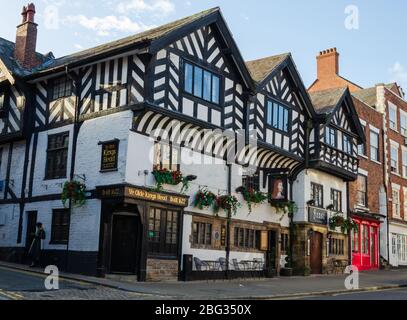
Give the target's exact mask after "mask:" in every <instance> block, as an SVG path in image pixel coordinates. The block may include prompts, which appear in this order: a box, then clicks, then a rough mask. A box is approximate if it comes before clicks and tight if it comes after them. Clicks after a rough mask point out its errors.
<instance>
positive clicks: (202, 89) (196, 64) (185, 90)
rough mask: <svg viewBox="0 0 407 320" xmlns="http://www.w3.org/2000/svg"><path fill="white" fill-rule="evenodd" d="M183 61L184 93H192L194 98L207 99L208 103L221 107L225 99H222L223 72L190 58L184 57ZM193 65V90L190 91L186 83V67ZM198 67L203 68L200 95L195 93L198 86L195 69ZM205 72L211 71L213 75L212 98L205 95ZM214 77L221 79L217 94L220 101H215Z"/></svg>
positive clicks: (210, 94)
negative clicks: (206, 97)
mask: <svg viewBox="0 0 407 320" xmlns="http://www.w3.org/2000/svg"><path fill="white" fill-rule="evenodd" d="M182 63H183V66H182V70H183V75H182V92H183V93H184V94H187V95H190V96H192V97H194V98H197V99H200V100H202V101H205V102H206V103H210V104H211V105H214V106H217V107H221V105H222V103H223V102H222V101H223V99H222V96H223V95H222V92H223V76H222V75H221V74H219V73H218V72H215V71H213V70H211V69H209V68H207V67H204V66H202V65H200V64H198V63H196V62H192V61H190V60H187V59H182ZM188 65H189V66H192V75H191V78H192V84H191V86H192V87H191V88H192V89H191V92H189V91H187V88H186V85H187V81H186V74H187V73H186V69H187V66H188ZM196 68H198V69H200V70H202V79H201V81H202V83H201V86H200V91H201V92H200V93H201V94H200V96H199V95H197V94H195V87H196V84H195V80H196V79H195V69H196ZM205 73H209V74H210V75H211V84H210V93H209V96H210V100H208V99H205V97H204V93H205ZM214 78H217V79H218V80H219V82H218V95H217V100H218V101H215V99H214V97H215V96H214V91H215V90H214Z"/></svg>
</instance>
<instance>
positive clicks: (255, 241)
mask: <svg viewBox="0 0 407 320" xmlns="http://www.w3.org/2000/svg"><path fill="white" fill-rule="evenodd" d="M260 233H261V230H260V229H255V228H248V227H239V226H235V227H234V228H233V244H234V247H235V249H239V250H260Z"/></svg>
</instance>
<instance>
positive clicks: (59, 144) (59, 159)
mask: <svg viewBox="0 0 407 320" xmlns="http://www.w3.org/2000/svg"><path fill="white" fill-rule="evenodd" d="M68 146H69V132H64V133H59V134H55V135H51V136H48V149H47V164H46V174H45V178H46V179H62V178H66V172H67V160H68Z"/></svg>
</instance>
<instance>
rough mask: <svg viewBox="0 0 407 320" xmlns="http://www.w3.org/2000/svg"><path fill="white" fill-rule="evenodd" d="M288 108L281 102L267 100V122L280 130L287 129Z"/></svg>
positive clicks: (285, 130) (286, 130)
mask: <svg viewBox="0 0 407 320" xmlns="http://www.w3.org/2000/svg"><path fill="white" fill-rule="evenodd" d="M289 114H290V112H289V109H288V108H286V107H285V106H282V105H281V104H279V103H277V102H274V101H268V102H267V124H268V125H270V126H271V127H273V128H274V129H278V130H280V131H284V132H288V131H289V121H290V119H289Z"/></svg>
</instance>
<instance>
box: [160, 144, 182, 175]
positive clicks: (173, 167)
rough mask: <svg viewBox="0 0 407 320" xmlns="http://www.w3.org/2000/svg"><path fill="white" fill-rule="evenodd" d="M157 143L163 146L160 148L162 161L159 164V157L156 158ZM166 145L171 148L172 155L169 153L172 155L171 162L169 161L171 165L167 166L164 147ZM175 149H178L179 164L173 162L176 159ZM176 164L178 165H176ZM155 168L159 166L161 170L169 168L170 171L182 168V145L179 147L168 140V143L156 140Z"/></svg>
mask: <svg viewBox="0 0 407 320" xmlns="http://www.w3.org/2000/svg"><path fill="white" fill-rule="evenodd" d="M157 145H160V146H161V148H160V159H159V160H160V163H159V164H158V163H157V160H158V159H156V155H157V153H156V151H157V150H156V148H157ZM165 147H168V148H169V152H170V155H169V157H170V163H169V165H168V166H167V165H166V164H164V163H163V152H164V151H163V148H165ZM174 150H177V153H178V160H177V162H178V163H177V164H174V163H173V162H174V160H175V158H174ZM175 166H176V167H175ZM153 168H158V169H160V170H163V169H167V170H169V171H180V169H181V147H178V146H174V145H173V143H172V142H168V143H166V142H162V141H156V142H155V143H154V158H153Z"/></svg>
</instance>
